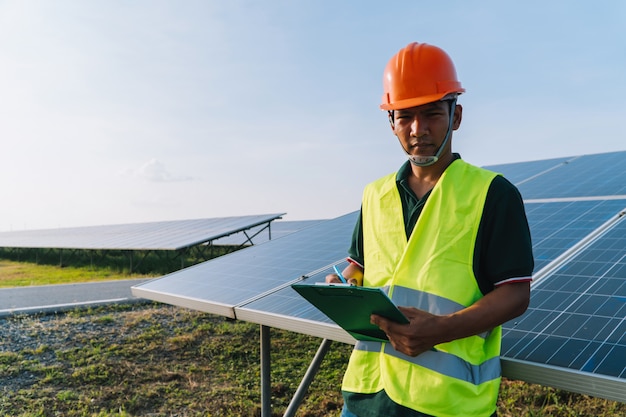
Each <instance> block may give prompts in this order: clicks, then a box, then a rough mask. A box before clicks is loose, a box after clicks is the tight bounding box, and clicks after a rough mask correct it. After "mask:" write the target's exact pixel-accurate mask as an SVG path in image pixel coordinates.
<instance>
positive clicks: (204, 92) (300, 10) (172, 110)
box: [0, 0, 626, 231]
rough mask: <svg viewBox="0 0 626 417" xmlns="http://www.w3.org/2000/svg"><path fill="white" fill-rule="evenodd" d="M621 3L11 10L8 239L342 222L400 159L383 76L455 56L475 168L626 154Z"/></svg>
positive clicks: (331, 1)
mask: <svg viewBox="0 0 626 417" xmlns="http://www.w3.org/2000/svg"><path fill="white" fill-rule="evenodd" d="M624 22H626V2H623V1H620V0H614V1H609V0H607V1H601V2H598V1H595V0H589V1H577V2H571V1H561V0H554V1H549V0H540V1H537V0H529V1H523V2H503V1H495V0H494V1H480V0H478V1H461V0H459V1H446V0H442V1H422V0H413V1H408V0H407V1H402V0H399V1H393V2H388V1H370V0H354V1H335V0H302V1H298V0H292V1H288V0H272V1H260V0H259V1H251V0H250V1H244V0H229V1H195V0H186V1H176V0H135V1H128V0H124V1H122V0H99V1H95V0H73V1H72V0H55V1H54V2H52V1H45V0H40V1H35V0H0V144H1V147H0V192H1V194H0V195H1V196H2V198H1V203H0V231H18V230H33V229H49V228H61V227H62V228H65V227H79V226H95V225H105V224H120V223H137V222H151V221H164V220H183V219H196V218H211V217H230V216H242V215H256V214H268V213H286V215H285V216H284V219H285V220H308V219H326V218H334V217H337V216H340V215H343V214H346V213H348V212H352V211H354V210H358V209H359V207H360V201H361V193H362V190H363V187H364V186H365V185H366V184H367V183H369V182H371V181H373V180H375V179H377V178H378V177H380V176H382V175H385V174H388V173H391V172H394V171H396V170H397V169H398V168H399V166H400V165H401V164H402V163H403V162H404V161H405V160H406V157H405V156H404V152H403V151H402V149H401V148H400V145H399V144H398V142H397V139H396V138H395V137H394V136H393V134H392V132H391V130H390V128H389V125H388V122H387V118H386V115H385V113H384V112H382V111H381V110H380V109H379V104H380V98H381V95H382V73H383V69H384V67H385V65H386V63H387V61H388V60H389V59H390V58H391V57H392V56H393V55H394V54H395V53H396V52H397V51H398V50H399V49H400V48H403V47H404V46H406V45H407V44H408V43H410V42H413V41H417V42H426V43H430V44H433V45H437V46H439V47H441V48H443V49H444V50H445V51H446V52H448V54H449V55H450V56H451V57H452V59H453V61H454V62H455V65H456V69H457V74H458V77H459V79H460V80H461V82H462V84H463V86H464V87H465V88H466V90H467V92H466V93H465V94H463V95H462V96H461V97H460V98H459V104H461V105H462V106H463V109H464V111H463V122H462V125H461V128H460V129H459V130H458V131H456V132H455V133H454V137H453V142H452V143H453V150H454V151H455V152H459V153H460V154H461V156H462V157H463V158H464V159H465V160H467V161H468V162H470V163H473V164H475V165H479V166H487V165H494V164H503V163H510V162H519V161H532V160H539V159H548V158H555V157H563V156H575V155H583V154H590V153H602V152H612V151H622V150H626V138H625V135H624V133H623V132H624V130H623V126H622V123H621V122H622V121H623V120H624V118H626V104H625V102H624V96H625V95H626V78H625V77H626V75H625V74H626V33H625V32H624V29H623V25H624Z"/></svg>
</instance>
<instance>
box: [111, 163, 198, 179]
mask: <svg viewBox="0 0 626 417" xmlns="http://www.w3.org/2000/svg"><path fill="white" fill-rule="evenodd" d="M123 176H132V177H137V178H141V179H144V180H146V181H150V182H181V181H192V180H193V179H194V178H193V177H190V176H186V175H180V174H174V173H172V172H170V171H169V170H168V169H167V168H166V167H165V164H164V163H163V162H161V161H159V160H158V159H154V158H153V159H151V160H149V161H148V162H146V163H145V164H143V165H142V166H141V167H139V168H138V169H134V170H127V171H126V172H124V173H123Z"/></svg>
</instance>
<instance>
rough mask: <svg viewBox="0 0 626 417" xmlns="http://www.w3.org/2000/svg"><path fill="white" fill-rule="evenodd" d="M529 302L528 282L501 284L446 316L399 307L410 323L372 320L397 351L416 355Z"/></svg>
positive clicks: (483, 329) (503, 317)
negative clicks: (472, 302)
mask: <svg viewBox="0 0 626 417" xmlns="http://www.w3.org/2000/svg"><path fill="white" fill-rule="evenodd" d="M529 302H530V282H517V283H510V284H503V285H501V286H499V287H496V288H495V289H494V290H493V291H491V292H490V293H489V294H487V295H485V296H484V297H483V298H481V299H480V300H478V301H477V302H476V303H474V304H472V305H471V306H469V307H467V308H465V309H463V310H460V311H458V312H456V313H452V314H449V315H445V316H437V315H434V314H430V313H428V312H426V311H423V310H418V309H416V308H413V307H410V308H407V307H400V310H401V311H402V312H403V313H404V315H405V316H407V318H408V319H409V321H410V323H409V324H399V323H396V322H393V321H391V320H387V319H385V318H384V317H381V316H378V315H375V314H374V315H372V317H371V321H372V323H373V324H376V325H377V326H378V327H380V328H381V329H382V330H383V331H384V332H385V333H386V334H387V336H388V337H389V341H390V342H391V345H392V346H393V347H394V349H396V350H397V351H399V352H402V353H404V354H406V355H409V356H417V355H419V354H420V353H422V352H425V351H427V350H430V349H431V348H432V347H434V346H436V345H438V344H440V343H444V342H450V341H452V340H457V339H462V338H464V337H469V336H473V335H477V334H480V333H483V332H486V331H489V330H491V329H493V328H494V327H496V326H498V325H500V324H502V323H505V322H507V321H509V320H512V319H514V318H515V317H517V316H519V315H521V314H523V313H524V311H526V309H527V308H528V303H529Z"/></svg>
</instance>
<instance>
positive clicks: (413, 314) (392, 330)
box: [371, 307, 444, 356]
mask: <svg viewBox="0 0 626 417" xmlns="http://www.w3.org/2000/svg"><path fill="white" fill-rule="evenodd" d="M398 309H399V310H400V311H401V312H402V313H403V314H404V315H405V316H406V318H407V319H409V322H410V323H409V324H400V323H396V322H395V321H392V320H388V319H386V318H384V317H382V316H379V315H376V314H372V317H371V321H372V324H375V325H377V326H378V327H380V328H381V329H382V331H384V332H385V333H386V334H387V337H388V338H389V342H391V345H392V346H393V348H394V349H395V350H397V351H398V352H402V353H404V354H405V355H409V356H417V355H419V354H420V353H423V352H426V351H427V350H430V349H432V348H433V347H434V346H435V345H438V344H439V343H442V342H443V341H444V340H443V339H442V335H441V325H440V323H441V319H442V318H441V316H436V315H434V314H430V313H428V312H426V311H422V310H418V309H417V308H413V307H398Z"/></svg>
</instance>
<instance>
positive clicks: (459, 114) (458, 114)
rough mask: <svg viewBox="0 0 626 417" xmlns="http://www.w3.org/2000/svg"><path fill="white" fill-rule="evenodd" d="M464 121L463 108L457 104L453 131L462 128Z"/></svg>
mask: <svg viewBox="0 0 626 417" xmlns="http://www.w3.org/2000/svg"><path fill="white" fill-rule="evenodd" d="M461 120H463V106H461V105H460V104H457V105H456V106H455V107H454V119H452V130H457V129H458V128H459V127H460V126H461Z"/></svg>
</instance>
